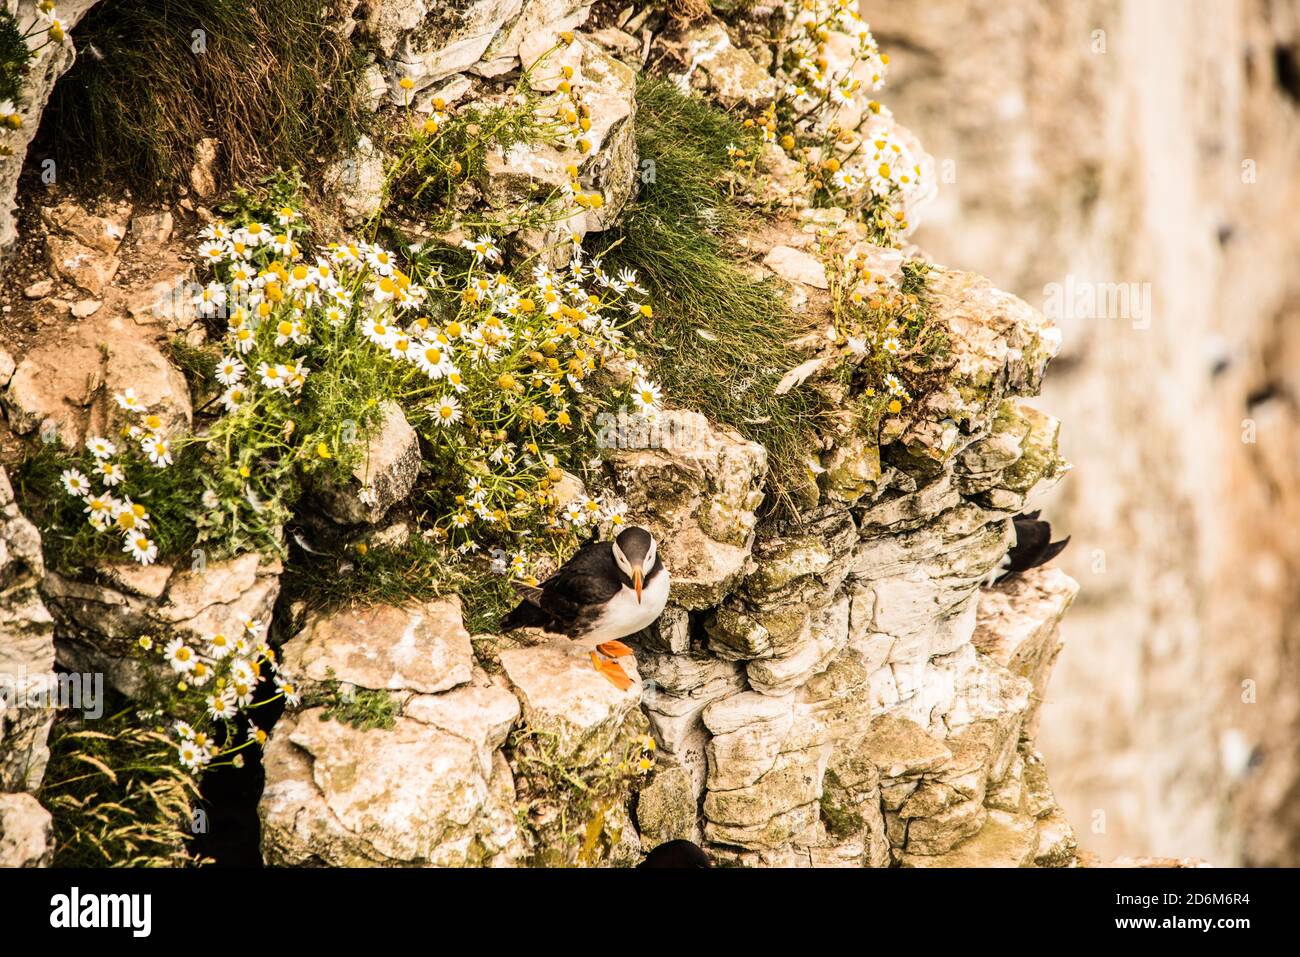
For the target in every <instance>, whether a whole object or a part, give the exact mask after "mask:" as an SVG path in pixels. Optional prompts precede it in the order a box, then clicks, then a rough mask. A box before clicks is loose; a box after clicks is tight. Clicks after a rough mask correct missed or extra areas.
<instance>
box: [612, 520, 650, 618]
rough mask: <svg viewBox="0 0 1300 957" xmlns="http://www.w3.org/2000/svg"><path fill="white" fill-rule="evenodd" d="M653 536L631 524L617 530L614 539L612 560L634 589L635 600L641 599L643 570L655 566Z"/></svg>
mask: <svg viewBox="0 0 1300 957" xmlns="http://www.w3.org/2000/svg"><path fill="white" fill-rule="evenodd" d="M656 547H657V546H656V545H655V537H654V536H653V535H651V534H650V533H649V532H647V531H646V530H645V529H644V528H638V527H637V526H635V525H632V526H630V527H628V528H625V529H623V531H621V532H619V533H618V535H617V537H615V539H614V561H616V562H618V567H619V568H620V569H622V571H623V574H624V575H626V576H627V577H628V578H629V579H631V581H632V587H633V588H635V589H636V600H637V601H638V602H640V601H641V580H642V578H643V577H644V575H645V572H646V571H648V570H649V569H651V568H654V567H655V549H656Z"/></svg>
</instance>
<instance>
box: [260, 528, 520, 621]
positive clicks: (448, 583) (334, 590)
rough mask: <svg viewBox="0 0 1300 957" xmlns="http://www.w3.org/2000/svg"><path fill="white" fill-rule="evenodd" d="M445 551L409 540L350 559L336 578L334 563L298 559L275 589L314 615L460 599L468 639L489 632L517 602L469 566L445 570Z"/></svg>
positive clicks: (502, 582) (494, 579)
mask: <svg viewBox="0 0 1300 957" xmlns="http://www.w3.org/2000/svg"><path fill="white" fill-rule="evenodd" d="M454 557H456V556H455V553H454V551H452V550H451V549H449V548H447V546H445V545H441V544H438V543H435V542H431V541H428V540H427V539H424V538H420V537H415V538H412V539H411V541H410V542H408V543H407V544H406V545H403V546H401V547H399V548H373V549H369V550H368V551H367V552H366V553H365V554H364V555H359V554H353V555H352V556H351V557H350V558H349V559H348V563H349V564H350V566H351V567H350V569H348V570H346V571H345V572H344V573H340V566H339V559H337V558H334V557H327V556H314V555H308V554H303V555H301V556H295V559H294V561H292V562H290V563H289V565H288V566H287V567H286V568H285V573H284V578H283V579H282V580H281V588H282V590H283V593H284V595H285V596H286V597H287V599H288V600H290V601H292V600H295V599H301V600H302V601H304V602H306V603H307V605H308V607H310V608H314V609H329V608H337V607H340V606H343V605H348V604H357V605H370V604H401V603H403V602H405V601H429V600H431V599H434V598H441V597H444V596H448V595H453V594H456V595H460V599H461V606H462V610H463V613H464V618H465V627H466V628H467V629H469V632H470V634H478V633H481V632H482V633H490V632H495V631H496V630H497V627H498V625H499V623H500V621H501V617H502V616H503V615H504V614H505V613H506V612H507V611H509V610H510V609H511V608H513V607H514V606H515V604H516V603H517V602H518V601H519V596H518V594H517V593H516V592H515V590H514V589H513V588H512V587H511V585H510V583H509V582H508V581H507V580H506V579H505V578H504V577H503V576H500V575H493V574H489V572H488V570H487V569H486V568H484V567H482V566H480V565H477V564H471V563H469V562H461V563H457V564H451V563H450V559H451V558H454Z"/></svg>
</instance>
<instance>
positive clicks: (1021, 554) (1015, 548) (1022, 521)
mask: <svg viewBox="0 0 1300 957" xmlns="http://www.w3.org/2000/svg"><path fill="white" fill-rule="evenodd" d="M1012 522H1013V523H1014V525H1015V529H1016V543H1015V544H1014V545H1012V546H1011V550H1010V551H1008V552H1007V554H1006V557H1005V558H1003V559H1002V563H1001V564H1000V565H999V566H998V568H997V569H995V570H994V574H995V576H996V577H995V578H994V580H995V581H1002V580H1003V579H1006V578H1010V577H1011V576H1013V575H1018V574H1020V573H1021V572H1026V571H1029V569H1031V568H1037V567H1038V566H1039V565H1046V564H1047V563H1048V562H1050V561H1051V560H1052V559H1053V558H1055V557H1056V556H1057V555H1059V554H1061V552H1062V551H1063V550H1064V549H1065V546H1066V545H1068V544H1070V539H1069V536H1067V537H1065V538H1063V539H1061V540H1060V541H1059V542H1054V541H1052V525H1051V523H1050V522H1045V521H1042V520H1040V519H1039V517H1038V511H1037V510H1035V511H1032V512H1023V513H1021V514H1020V515H1017V516H1016V517H1015V518H1014V519H1012ZM998 571H1000V572H1001V574H1000V575H999V574H997V572H998Z"/></svg>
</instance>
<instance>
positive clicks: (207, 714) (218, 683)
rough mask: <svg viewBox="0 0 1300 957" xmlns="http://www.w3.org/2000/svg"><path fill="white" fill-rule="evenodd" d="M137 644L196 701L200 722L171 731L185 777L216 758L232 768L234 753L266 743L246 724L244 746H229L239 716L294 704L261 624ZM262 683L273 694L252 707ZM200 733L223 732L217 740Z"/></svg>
mask: <svg viewBox="0 0 1300 957" xmlns="http://www.w3.org/2000/svg"><path fill="white" fill-rule="evenodd" d="M139 644H140V647H141V648H142V649H143V650H144V651H145V652H150V653H155V654H158V655H160V656H161V657H162V658H163V660H164V661H166V663H167V665H168V666H169V667H170V669H171V671H172V672H173V674H175V675H176V677H177V680H178V689H179V690H180V691H181V692H182V693H183V694H188V695H194V696H197V697H198V698H200V699H201V705H200V703H199V702H196V703H195V704H196V706H195V708H193V709H192V710H193V711H194V712H196V713H198V712H200V710H201V717H199V718H196V720H195V721H194V723H190V722H188V721H177V722H176V723H175V724H174V726H173V732H174V733H175V735H176V737H177V755H178V757H179V758H180V762H181V764H182V765H184V766H185V767H186V768H187V769H189V770H191V771H198V770H202V769H203V768H205V767H207V766H208V765H210V764H211V763H212V762H213V760H215V759H216V758H218V757H222V758H226V759H230V760H232V761H233V762H235V763H238V762H239V761H240V758H239V756H238V752H239V751H241V750H243V749H244V748H246V747H249V746H253V745H256V746H258V747H261V746H262V745H264V744H265V743H266V738H267V735H266V731H265V730H263V729H262V728H259V727H258V726H257V725H256V724H255V723H253V722H252V721H249V722H248V729H247V731H246V733H245V735H244V740H243V741H242V742H239V743H237V744H234V745H233V746H232V741H233V739H234V735H235V732H234V729H233V727H232V724H233V722H234V721H235V719H236V718H238V717H239V716H240V715H241V714H247V712H248V711H249V710H250V709H252V708H254V707H263V706H265V705H266V704H268V703H270V702H272V701H275V700H277V699H278V698H283V699H284V700H285V701H286V702H287V703H288V704H289V705H291V706H297V705H298V704H299V703H300V700H301V698H300V696H299V694H298V691H297V689H296V688H295V687H294V685H293V683H292V682H291V681H290V680H289V679H288V678H287V677H286V676H285V675H283V674H282V673H281V671H280V665H279V662H278V660H277V659H276V655H275V652H274V651H273V650H272V649H271V646H270V645H269V644H267V641H266V637H265V626H264V623H263V622H261V621H259V620H257V619H254V618H248V619H245V620H244V621H243V622H242V623H241V624H240V626H239V628H238V633H237V634H233V635H226V634H224V633H220V632H219V633H217V634H213V635H209V636H207V637H206V638H204V639H202V640H201V641H196V642H193V643H190V642H187V641H186V640H185V639H184V638H180V637H177V638H173V639H172V640H171V641H169V642H168V643H167V644H165V645H161V644H158V643H156V642H155V641H154V640H153V639H152V638H150V637H148V636H144V637H141V638H140V639H139ZM268 677H269V678H270V679H271V680H272V681H273V682H274V684H275V689H276V693H275V694H274V695H269V696H267V697H266V698H264V699H263V700H262V701H260V702H256V703H255V702H254V698H255V697H256V695H257V691H258V687H259V686H260V685H261V684H262V683H263V682H265V681H266V680H267V678H268ZM182 713H184V712H182ZM205 728H221V729H223V730H222V733H221V734H220V735H218V734H217V733H215V732H210V731H208V730H204V729H205Z"/></svg>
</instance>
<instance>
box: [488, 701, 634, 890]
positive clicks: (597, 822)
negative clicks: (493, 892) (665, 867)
mask: <svg viewBox="0 0 1300 957" xmlns="http://www.w3.org/2000/svg"><path fill="white" fill-rule="evenodd" d="M647 727H648V726H647V723H646V719H645V716H644V715H643V714H642V713H641V712H640V711H638V710H634V711H633V712H632V713H631V714H630V715H629V716H628V718H627V720H626V722H625V723H624V725H623V727H622V728H621V729H620V730H619V733H618V736H617V738H616V740H615V741H613V742H612V743H611V745H610V747H609V748H608V749H607V750H606V751H605V753H604V754H603V755H602V756H601V757H599V758H597V759H595V760H593V761H591V762H590V763H588V762H586V761H584V760H580V759H578V758H576V757H575V756H574V755H572V754H566V752H565V751H564V749H563V747H562V746H561V741H560V739H559V738H558V736H557V735H555V734H552V733H550V732H547V731H542V730H539V729H536V728H531V727H528V726H523V727H520V728H518V729H516V730H515V731H514V732H513V733H511V735H510V738H509V740H508V741H507V742H506V748H505V751H506V756H507V758H508V760H509V762H510V768H511V770H512V771H513V773H514V777H515V793H516V796H517V798H518V800H517V809H518V810H517V817H518V821H519V826H520V828H521V829H522V830H523V831H524V833H525V834H526V835H528V837H529V843H530V845H531V847H532V857H531V861H530V863H531V864H532V865H533V866H536V867H573V866H580V867H595V866H599V865H601V864H610V863H618V862H617V861H616V860H615V859H614V858H615V857H616V853H615V851H616V847H617V845H618V843H619V840H620V838H621V836H622V834H621V824H620V823H619V822H620V821H622V820H626V814H619V813H618V809H619V808H620V807H626V806H627V803H628V801H629V800H630V798H631V795H632V793H633V792H635V791H636V790H637V789H638V788H639V787H640V785H641V784H643V783H644V782H645V780H646V778H647V776H648V775H649V772H650V769H651V768H652V767H653V763H654V761H653V752H654V739H653V738H651V737H650V735H649V734H647V733H646V730H647Z"/></svg>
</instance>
